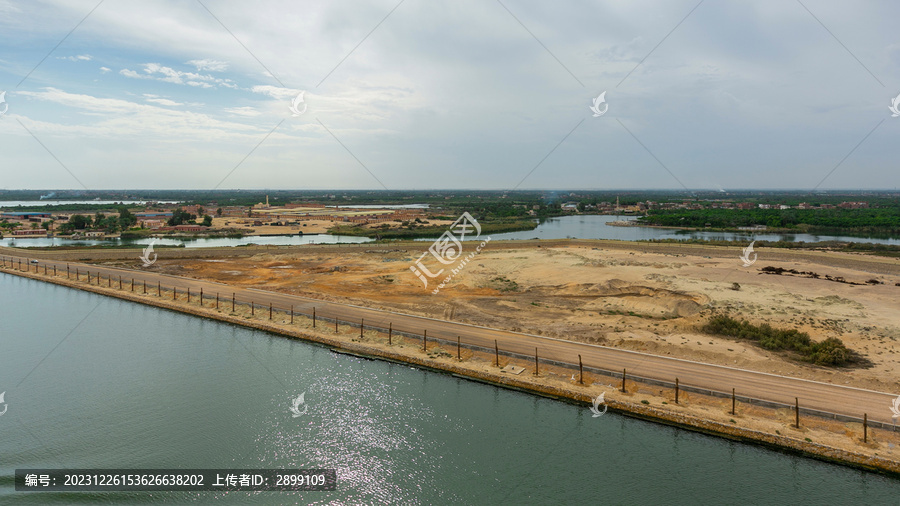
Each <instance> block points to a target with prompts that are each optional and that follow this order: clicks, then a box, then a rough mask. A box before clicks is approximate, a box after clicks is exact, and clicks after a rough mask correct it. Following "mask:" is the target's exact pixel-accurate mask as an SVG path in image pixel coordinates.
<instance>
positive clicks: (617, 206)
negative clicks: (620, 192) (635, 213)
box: [616, 197, 621, 211]
mask: <svg viewBox="0 0 900 506" xmlns="http://www.w3.org/2000/svg"><path fill="white" fill-rule="evenodd" d="M619 209H621V207H619V197H616V211H618V210H619Z"/></svg>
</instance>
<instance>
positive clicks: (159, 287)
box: [156, 281, 162, 297]
mask: <svg viewBox="0 0 900 506" xmlns="http://www.w3.org/2000/svg"><path fill="white" fill-rule="evenodd" d="M156 296H157V297H162V283H161V282H160V281H157V282H156Z"/></svg>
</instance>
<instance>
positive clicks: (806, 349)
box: [701, 315, 851, 366]
mask: <svg viewBox="0 0 900 506" xmlns="http://www.w3.org/2000/svg"><path fill="white" fill-rule="evenodd" d="M701 330H702V331H703V332H706V333H708V334H717V335H723V336H730V337H736V338H738V339H747V340H750V341H755V342H756V343H757V344H759V346H761V347H762V348H765V349H767V350H772V351H781V350H788V351H793V352H796V353H797V354H799V355H800V356H801V357H802V358H803V359H804V360H806V361H809V362H812V363H814V364H817V365H830V366H834V365H844V364H846V363H848V362H850V359H851V352H850V350H849V349H848V348H847V347H846V346H844V343H843V341H841V340H840V339H837V338H835V337H829V338H828V339H826V340H824V341H820V342H815V341H813V340H812V339H810V337H809V334H807V333H806V332H800V331H798V330H797V329H776V328H773V327H772V326H771V325H769V324H768V323H763V324H762V325H753V324H751V323H750V322H748V321H746V320H744V321H738V320H736V319H734V318H731V317H730V316H727V315H719V316H714V317H712V318H710V320H709V321H708V322H707V323H706V325H704V326H703V327H702V329H701Z"/></svg>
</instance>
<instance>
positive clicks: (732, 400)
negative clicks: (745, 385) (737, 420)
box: [731, 388, 734, 415]
mask: <svg viewBox="0 0 900 506" xmlns="http://www.w3.org/2000/svg"><path fill="white" fill-rule="evenodd" d="M731 414H732V415H733V414H734V389H733V388H732V389H731Z"/></svg>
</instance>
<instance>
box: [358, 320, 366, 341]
mask: <svg viewBox="0 0 900 506" xmlns="http://www.w3.org/2000/svg"><path fill="white" fill-rule="evenodd" d="M365 323H366V319H365V318H360V320H359V338H360V339H362V338H363V326H364V325H365Z"/></svg>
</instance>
